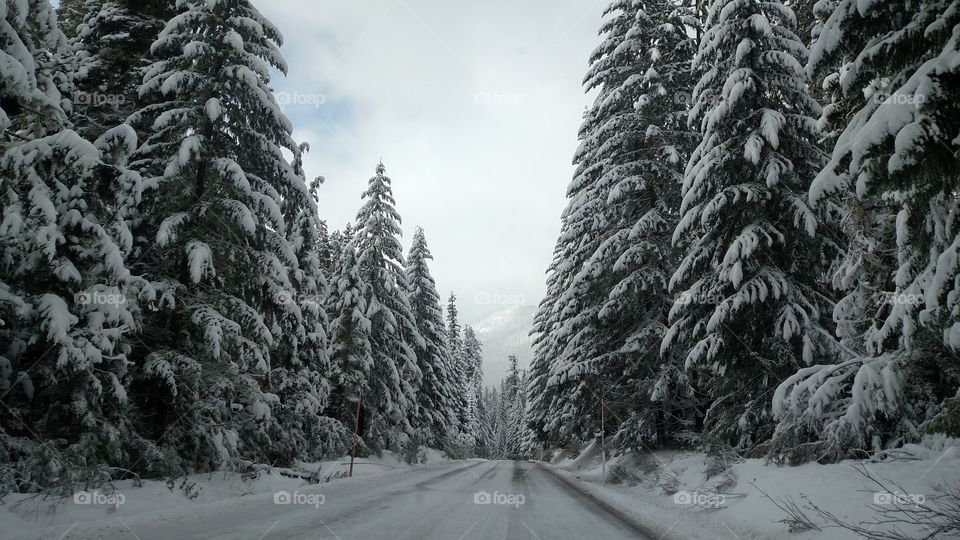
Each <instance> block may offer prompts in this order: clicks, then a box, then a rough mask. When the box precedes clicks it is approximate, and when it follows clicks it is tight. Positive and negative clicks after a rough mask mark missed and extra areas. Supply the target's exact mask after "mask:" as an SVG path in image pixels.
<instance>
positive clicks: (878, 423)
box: [778, 1, 960, 460]
mask: <svg viewBox="0 0 960 540" xmlns="http://www.w3.org/2000/svg"><path fill="white" fill-rule="evenodd" d="M956 8H957V5H956V3H955V2H934V3H924V4H923V5H922V6H919V7H916V6H912V5H910V6H907V5H905V4H903V3H902V2H877V3H872V4H866V5H863V4H858V3H855V2H848V1H833V2H820V3H818V4H817V7H816V12H817V15H818V16H819V17H820V19H821V23H820V26H819V27H818V29H817V32H816V35H817V39H816V41H815V42H814V45H813V49H812V54H811V58H810V62H809V64H808V70H809V71H810V73H811V74H813V75H814V76H816V77H818V78H819V79H822V80H823V85H822V86H823V88H824V89H825V91H826V92H827V94H828V96H829V97H830V98H831V99H830V104H829V105H828V106H827V107H826V108H825V110H824V117H823V119H822V124H823V125H824V126H825V127H826V131H827V132H828V134H830V136H831V142H833V143H834V144H833V155H832V158H831V160H830V163H829V164H827V166H826V167H825V168H824V170H823V171H822V172H821V173H820V174H819V175H818V176H817V178H816V180H815V181H814V183H813V185H812V186H811V190H810V198H811V201H812V202H814V203H816V204H821V205H830V204H837V202H836V201H841V204H842V206H843V208H844V209H845V210H846V212H845V216H844V219H845V223H846V227H845V229H846V231H847V238H848V249H847V255H846V257H845V258H844V259H843V261H842V264H841V265H840V267H839V269H838V271H837V273H836V274H835V278H834V283H835V285H837V286H838V288H840V289H841V290H843V291H845V293H846V296H845V297H844V298H843V299H842V300H841V301H840V302H839V303H838V305H837V309H836V310H835V311H834V318H835V319H836V320H837V322H838V332H839V333H840V337H841V338H844V339H843V343H844V344H845V347H844V352H845V354H844V355H843V357H842V358H841V359H840V360H841V361H840V362H838V363H836V364H831V365H826V366H815V367H811V368H809V369H807V370H804V371H803V372H801V373H798V374H797V375H796V376H795V377H792V378H791V379H789V380H788V381H787V382H786V383H784V385H783V386H782V387H781V389H780V390H779V391H778V398H780V403H782V405H781V406H780V410H779V411H778V413H779V416H780V417H781V425H780V428H779V430H778V435H779V439H780V441H778V442H781V444H780V446H781V447H784V450H789V449H790V448H794V447H797V446H798V445H800V444H803V446H801V447H800V448H804V447H813V448H814V451H813V452H810V451H806V452H802V453H801V452H793V453H792V454H791V455H790V456H789V457H790V458H792V459H795V460H796V459H810V457H811V454H813V457H816V458H820V459H839V458H842V457H846V456H848V455H862V452H863V451H871V450H877V449H880V448H883V447H887V446H891V445H897V444H901V443H903V442H905V441H909V440H912V439H914V438H916V437H917V436H918V433H917V428H918V427H919V424H920V423H921V422H923V421H924V420H927V419H929V418H931V417H932V416H934V415H935V414H937V411H938V410H939V407H940V404H941V402H942V401H943V400H944V399H945V398H950V397H952V396H954V395H956V393H957V389H958V385H960V374H958V372H957V370H956V363H955V362H954V361H953V360H951V357H952V355H951V354H949V352H948V351H947V350H946V349H947V348H948V347H953V348H956V347H957V344H956V343H953V342H951V335H950V329H951V328H953V327H957V328H960V326H955V325H957V322H958V316H957V309H956V308H957V306H956V304H955V303H954V302H956V292H955V290H954V287H955V285H953V286H951V285H950V283H951V282H953V283H955V279H954V278H955V276H956V273H957V263H956V256H955V253H954V252H955V251H956V250H955V246H956V245H957V239H958V230H960V229H958V228H957V226H956V225H955V224H954V221H955V220H954V218H953V217H952V216H953V214H954V213H956V211H957V209H958V208H957V203H956V200H955V199H956V197H955V195H954V193H955V192H956V186H957V182H956V178H957V173H958V170H960V167H958V164H957V160H956V157H955V146H956V144H957V142H956V140H954V139H952V136H950V135H948V133H949V132H950V130H954V131H956V129H957V127H958V126H957V120H956V103H955V100H956V92H955V91H951V90H952V89H953V88H954V87H955V86H956V84H955V83H956V78H957V70H956V68H955V67H951V66H950V62H952V60H951V59H952V58H955V56H956V54H957V42H956V40H957V37H956V29H957V24H958V22H960V20H958V16H957V15H956V14H955V13H956ZM942 14H945V15H942ZM893 253H895V254H896V257H897V259H896V260H892V254H893ZM892 268H895V269H896V271H895V272H891V269H892ZM891 276H893V279H891ZM946 414H953V415H955V416H956V415H957V412H956V411H953V412H952V413H951V412H947V413H946ZM937 423H938V422H937V421H934V422H931V423H930V425H931V426H935V425H936V424H937ZM934 429H936V428H934ZM804 443H805V444H804Z"/></svg>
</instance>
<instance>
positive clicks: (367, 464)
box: [0, 450, 446, 540]
mask: <svg viewBox="0 0 960 540" xmlns="http://www.w3.org/2000/svg"><path fill="white" fill-rule="evenodd" d="M422 457H423V459H424V461H425V464H420V465H409V464H407V463H405V462H404V461H403V460H402V459H400V457H399V456H397V455H395V454H393V453H391V452H384V454H383V456H382V457H379V458H378V457H365V458H357V460H356V463H355V464H354V470H353V475H354V479H353V480H350V479H346V478H343V476H344V475H345V474H346V473H347V470H348V467H349V464H350V458H349V457H343V458H340V459H336V460H330V461H323V462H319V463H301V464H298V466H297V467H296V469H295V470H294V469H286V468H277V467H270V468H267V467H264V468H262V470H261V474H260V475H259V477H258V478H256V479H244V478H243V477H242V476H241V475H240V474H239V473H235V472H214V473H208V474H194V475H190V476H187V477H180V478H176V479H175V480H174V482H173V485H172V488H171V487H170V486H169V485H168V483H167V482H165V481H161V480H146V481H143V482H142V484H141V485H140V486H136V485H135V483H134V482H132V481H122V482H114V483H113V484H112V486H110V487H102V488H100V489H98V490H95V491H82V492H79V493H75V494H74V496H73V497H67V498H49V497H46V498H45V497H41V496H31V495H25V494H9V495H7V496H5V497H3V499H2V502H3V505H2V506H0V539H3V540H8V539H21V538H48V537H49V538H72V537H75V536H81V537H82V536H83V535H80V534H77V535H74V533H75V532H78V531H82V530H84V529H96V526H97V524H98V523H100V524H103V525H107V524H110V523H112V524H121V525H122V523H123V522H130V523H133V522H135V521H139V522H142V523H153V522H156V523H167V522H169V520H174V521H179V522H184V521H189V520H191V519H201V518H203V517H204V516H207V515H212V514H217V513H220V512H222V511H224V510H225V509H232V508H238V507H239V508H242V507H243V506H244V505H246V504H254V505H262V504H270V503H272V501H273V499H274V496H277V494H280V495H279V497H280V498H281V499H282V497H283V494H288V495H289V497H288V498H289V499H290V502H289V504H291V505H297V504H306V503H310V502H311V501H315V502H320V499H319V498H313V499H310V496H309V495H304V496H303V497H300V492H301V491H302V492H304V493H306V492H307V491H310V492H311V493H314V492H317V490H316V489H313V488H318V487H320V488H323V487H327V486H333V485H336V484H338V483H344V482H351V481H352V482H356V481H357V479H358V478H361V479H370V478H380V477H387V478H389V477H391V476H396V475H399V474H403V473H406V472H409V471H411V470H414V469H424V470H431V468H432V467H436V466H438V464H442V463H444V462H446V460H445V459H444V458H443V457H442V456H441V454H440V453H439V452H437V451H435V450H426V451H425V452H424V454H423V455H422ZM311 473H317V476H318V477H319V478H320V483H319V484H311V483H310V482H308V481H306V480H304V479H303V478H301V476H309V475H310V474H311ZM295 494H297V495H295ZM295 498H296V500H293V499H295ZM301 499H302V500H301ZM308 499H309V500H308ZM131 538H132V536H131Z"/></svg>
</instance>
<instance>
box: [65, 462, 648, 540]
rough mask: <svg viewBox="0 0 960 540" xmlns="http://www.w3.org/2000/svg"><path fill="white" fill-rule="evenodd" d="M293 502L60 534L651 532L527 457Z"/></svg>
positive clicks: (465, 539) (375, 536)
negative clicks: (523, 459)
mask: <svg viewBox="0 0 960 540" xmlns="http://www.w3.org/2000/svg"><path fill="white" fill-rule="evenodd" d="M321 495H322V496H321ZM282 496H283V494H281V497H282ZM289 499H293V503H292V504H276V503H275V502H274V500H273V498H272V497H271V498H263V497H260V498H258V499H257V500H245V499H241V500H239V501H236V504H225V505H222V506H220V505H217V506H216V507H215V508H206V509H202V508H196V509H190V510H194V511H189V510H188V511H186V512H176V513H170V512H164V513H163V515H154V516H140V517H139V518H137V517H134V516H130V517H129V518H127V519H124V520H122V521H121V520H120V519H119V518H116V519H113V520H106V521H103V522H100V523H99V524H97V525H96V526H94V525H93V524H88V525H87V526H83V525H78V526H76V527H74V528H73V529H72V530H70V531H69V532H68V533H67V534H66V535H65V536H63V537H62V538H64V539H68V538H89V537H98V538H117V539H120V538H123V539H127V540H131V539H133V540H137V539H139V540H151V539H156V540H161V539H162V540H168V539H170V538H182V539H187V538H198V539H243V540H248V539H256V538H262V539H272V538H275V539H283V540H290V539H299V538H304V539H305V538H310V539H333V540H352V539H357V540H379V539H390V540H396V539H407V538H409V539H418V540H419V539H443V540H478V539H510V540H524V539H530V540H547V539H564V538H571V539H578V540H579V539H583V538H597V539H607V538H609V539H622V538H653V535H651V534H649V533H647V532H646V531H645V530H644V529H643V528H642V527H640V526H638V525H636V524H634V523H631V522H630V521H629V520H628V519H627V518H625V517H624V516H622V515H621V514H619V513H618V512H617V511H616V510H614V509H612V508H610V507H608V506H606V505H605V504H604V503H602V502H599V501H597V500H596V499H594V498H592V497H591V496H589V495H587V494H585V493H583V492H582V491H580V490H579V489H578V488H577V487H576V486H574V485H573V484H571V483H570V481H569V480H566V479H564V478H562V477H559V476H557V475H555V474H554V473H552V472H551V471H550V470H549V469H547V468H546V467H544V466H543V465H540V464H536V463H532V462H526V461H469V462H463V461H452V462H446V463H442V464H436V465H428V466H424V467H419V468H416V469H414V470H411V471H406V472H402V473H396V474H388V475H385V476H380V477H375V478H367V479H362V480H357V481H340V482H335V483H331V484H322V485H319V486H311V487H309V488H305V489H303V490H301V491H298V492H296V494H293V493H291V494H289ZM204 506H207V505H204ZM60 532H61V534H62V532H63V530H62V529H61V530H60Z"/></svg>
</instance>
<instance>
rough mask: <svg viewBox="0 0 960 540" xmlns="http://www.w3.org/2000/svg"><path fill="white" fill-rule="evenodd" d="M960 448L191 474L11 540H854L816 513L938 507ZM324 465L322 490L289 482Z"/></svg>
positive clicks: (75, 505)
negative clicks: (713, 469) (720, 468)
mask: <svg viewBox="0 0 960 540" xmlns="http://www.w3.org/2000/svg"><path fill="white" fill-rule="evenodd" d="M958 445H960V441H958V440H951V439H942V438H941V439H929V440H927V441H925V443H924V444H922V445H911V446H907V447H905V448H903V449H901V450H900V451H899V452H898V453H897V456H898V458H897V459H891V460H888V461H881V462H858V461H848V462H843V463H838V464H832V465H819V464H815V463H814V464H806V465H802V466H798V467H780V466H776V465H772V464H768V463H766V462H765V461H763V460H759V459H744V460H739V459H733V460H731V461H729V462H728V463H729V466H728V468H727V469H726V471H725V472H723V473H721V474H718V475H713V476H712V477H711V478H709V479H707V478H706V476H707V474H706V472H707V468H708V465H707V463H708V461H707V459H706V456H705V455H704V454H702V453H697V452H681V451H665V452H657V453H653V454H643V455H639V454H635V455H628V456H619V457H617V458H611V459H609V460H608V463H607V469H606V470H607V478H608V481H607V482H603V481H602V479H603V474H602V470H603V465H602V463H601V460H600V458H599V452H598V450H597V448H596V447H591V448H588V449H587V450H586V451H584V452H583V453H582V454H581V455H580V456H578V457H577V458H575V459H559V460H555V462H554V463H553V464H546V463H538V462H526V461H516V462H511V461H486V460H464V461H449V460H445V459H443V458H442V456H440V455H439V454H438V453H436V452H432V451H431V452H429V453H428V454H427V455H426V458H427V459H426V463H424V464H417V465H408V464H406V463H404V462H403V461H402V460H401V459H399V458H398V457H397V456H395V455H393V454H390V453H386V454H385V455H384V456H383V457H382V458H375V459H371V458H364V459H361V460H359V461H358V464H357V466H356V469H355V477H354V478H353V479H344V478H340V477H338V476H339V475H338V473H343V472H344V471H345V470H346V464H347V463H348V460H346V459H342V460H336V461H327V462H322V463H313V464H301V466H299V467H297V469H296V471H294V470H290V469H279V468H272V469H266V470H264V471H263V472H262V474H261V475H260V476H259V478H257V479H254V480H250V479H246V480H245V479H243V478H241V477H240V476H239V475H238V474H237V473H225V472H219V473H213V474H203V475H192V476H190V477H188V478H187V479H186V480H187V482H186V483H184V479H183V478H180V479H177V480H176V482H174V484H173V486H172V488H171V487H169V486H168V485H167V483H166V482H163V481H145V482H143V483H142V485H141V486H139V487H138V486H135V485H133V484H132V483H131V482H117V483H115V485H114V487H115V488H116V489H117V491H116V492H112V493H111V492H107V491H106V490H101V491H100V492H97V493H87V494H85V495H83V496H82V497H86V499H85V500H84V499H83V498H82V497H81V499H78V500H74V499H73V498H68V499H66V500H61V501H59V503H58V504H51V503H52V502H53V501H51V500H49V499H48V500H41V499H39V498H30V497H29V496H26V495H8V496H7V497H4V499H3V507H2V510H0V536H2V538H3V539H4V540H7V539H18V540H19V539H35V538H44V539H46V538H56V539H67V538H75V539H77V538H80V539H84V538H98V539H99V538H116V539H121V538H137V539H140V540H148V539H150V538H156V539H161V538H163V539H165V538H210V539H233V538H237V539H239V538H283V539H284V540H289V539H292V538H314V539H315V538H333V539H339V540H350V539H354V538H356V539H363V540H373V539H380V538H383V539H388V538H389V539H391V540H392V539H395V538H418V539H420V538H437V539H441V538H461V539H462V540H472V539H502V538H509V539H511V540H512V539H530V540H537V539H541V540H545V539H547V538H558V539H565V538H576V539H577V540H580V539H582V538H585V537H588V536H589V537H592V538H611V539H620V538H665V539H676V540H679V539H688V538H689V539H695V540H697V539H719V538H736V539H748V538H749V539H752V538H758V539H759V538H762V539H767V538H770V539H773V538H785V537H790V538H797V539H800V540H808V539H818V540H819V539H830V540H833V539H837V540H845V539H853V538H856V536H855V535H854V534H853V533H851V532H849V531H847V530H844V529H841V528H838V527H836V526H831V524H830V523H828V522H827V521H826V520H825V519H824V518H823V517H822V516H821V515H818V513H817V512H816V511H815V510H814V509H813V505H816V506H817V507H819V508H821V509H823V510H825V511H828V512H830V513H832V514H834V515H835V516H836V517H837V518H839V519H841V520H843V521H845V522H849V523H854V524H861V523H868V522H870V521H873V520H875V519H876V510H877V509H882V508H887V509H889V508H892V506H891V505H890V504H889V503H890V502H891V500H892V499H894V498H896V497H900V498H901V500H912V501H915V502H916V503H918V504H930V501H931V500H933V498H934V497H935V496H937V493H936V491H935V490H934V486H935V485H937V484H950V483H953V484H956V483H957V482H960V450H958V448H957V447H958ZM318 467H319V470H320V475H319V476H320V477H321V478H322V481H321V482H320V483H314V484H311V483H309V482H307V481H305V480H304V479H302V478H298V477H294V476H291V473H294V472H299V473H301V474H302V473H310V472H313V471H316V470H318ZM864 473H867V474H869V475H872V476H873V477H874V478H876V479H878V480H880V481H882V482H883V483H884V484H885V485H887V486H888V487H890V491H889V492H888V491H885V490H883V489H882V488H880V487H879V486H877V485H875V484H873V483H872V481H871V480H870V479H869V478H868V477H867V476H865V474H864ZM327 478H330V480H329V481H326V480H327ZM764 492H765V493H766V495H764ZM193 494H195V496H194V495H193ZM768 496H769V497H768ZM771 499H773V500H771ZM774 501H776V503H779V504H780V505H782V506H787V505H789V504H790V503H795V504H796V505H797V507H798V508H800V509H801V511H802V512H803V513H804V514H805V515H806V516H807V517H809V518H810V520H811V521H812V523H813V524H815V525H816V526H818V527H820V530H799V531H798V530H791V527H790V525H789V524H788V523H785V522H784V521H782V520H784V519H786V518H787V517H788V515H787V514H786V513H785V512H784V511H783V510H781V509H780V508H778V506H777V504H775V502H774ZM110 503H114V504H110ZM117 503H119V504H117ZM864 527H865V528H870V525H864ZM879 528H880V529H882V528H883V527H879ZM907 532H911V531H909V529H907ZM584 535H586V536H584Z"/></svg>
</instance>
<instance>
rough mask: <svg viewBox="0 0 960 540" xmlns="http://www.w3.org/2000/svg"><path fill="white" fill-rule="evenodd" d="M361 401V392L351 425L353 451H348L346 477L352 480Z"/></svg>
mask: <svg viewBox="0 0 960 540" xmlns="http://www.w3.org/2000/svg"><path fill="white" fill-rule="evenodd" d="M361 401H363V392H360V394H359V395H358V396H357V415H356V417H355V419H354V423H353V449H352V450H350V473H349V474H348V475H347V476H348V477H350V478H353V460H355V459H356V458H357V438H358V437H359V436H360V435H359V432H360V402H361Z"/></svg>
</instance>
